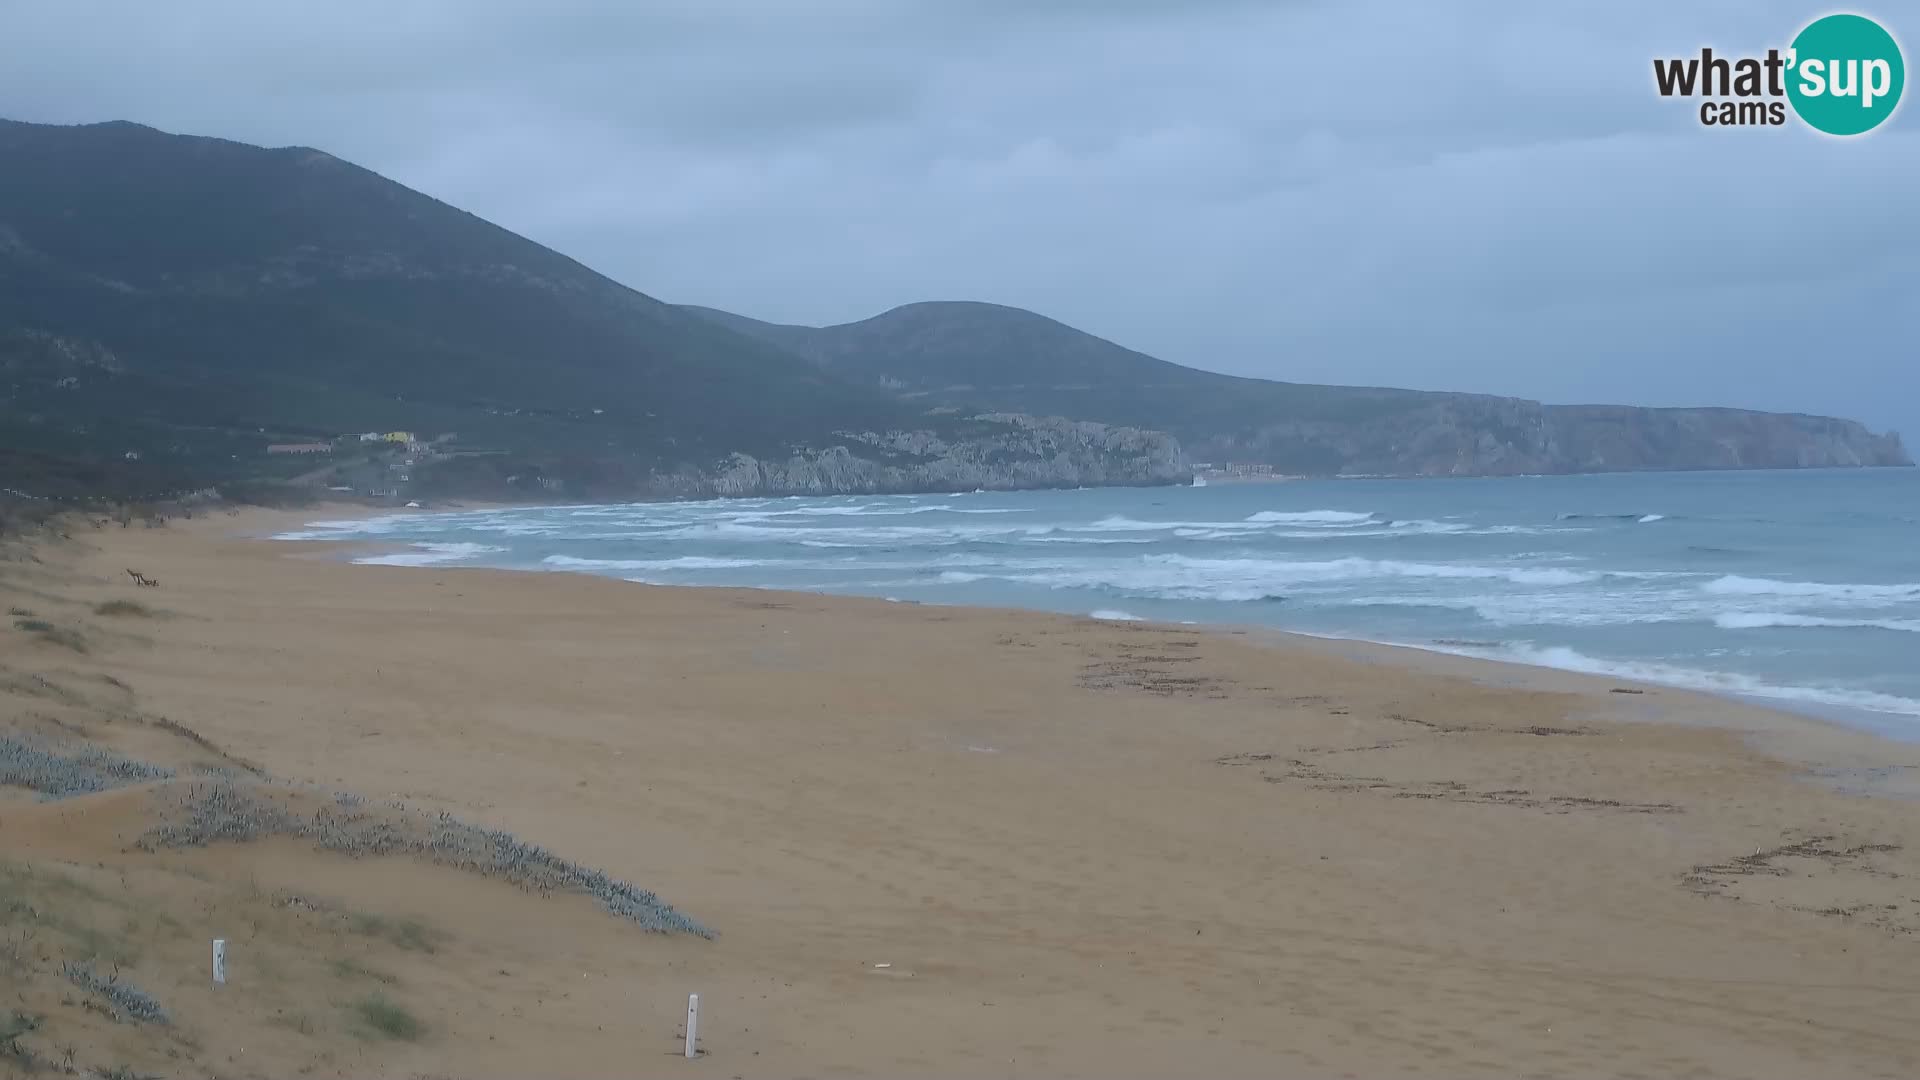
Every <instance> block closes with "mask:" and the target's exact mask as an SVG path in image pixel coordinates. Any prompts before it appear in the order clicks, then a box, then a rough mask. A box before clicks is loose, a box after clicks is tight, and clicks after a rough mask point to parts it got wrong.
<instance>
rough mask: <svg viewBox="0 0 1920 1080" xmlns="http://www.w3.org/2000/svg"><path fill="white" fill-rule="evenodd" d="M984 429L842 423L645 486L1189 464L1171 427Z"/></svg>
mask: <svg viewBox="0 0 1920 1080" xmlns="http://www.w3.org/2000/svg"><path fill="white" fill-rule="evenodd" d="M974 419H975V420H976V421H978V422H979V423H980V424H981V425H983V426H985V427H986V428H987V429H988V431H987V432H985V433H982V434H979V435H977V436H975V437H972V438H964V439H947V438H942V437H941V436H939V435H936V434H934V433H932V432H928V431H890V432H884V433H882V432H871V431H869V432H841V433H840V435H841V436H842V437H843V438H844V439H845V440H846V442H845V443H843V444H840V445H835V446H831V447H827V448H825V449H808V450H800V451H796V452H795V453H793V454H791V455H790V456H788V457H786V458H785V459H782V460H763V459H760V458H756V457H753V456H751V455H749V454H741V453H736V454H731V455H729V456H728V457H727V458H725V459H724V460H722V461H720V462H718V463H716V464H715V466H714V467H712V468H710V469H698V468H691V467H689V468H683V469H680V470H678V471H674V472H670V473H655V474H653V475H652V476H651V477H649V478H648V480H647V482H646V490H645V494H649V495H662V496H695V497H717V496H736V495H839V494H886V493H898V492H912V491H973V490H980V489H985V490H988V491H1010V490H1020V489H1028V488H1072V487H1083V486H1096V485H1103V484H1133V485H1149V484H1171V483H1183V482H1185V481H1186V480H1187V479H1188V477H1189V476H1191V472H1190V471H1189V469H1188V467H1187V465H1186V460H1185V457H1184V456H1183V455H1182V453H1181V450H1180V444H1179V443H1178V442H1176V441H1175V440H1174V439H1173V437H1172V436H1169V435H1166V434H1164V433H1162V432H1157V431H1142V430H1140V429H1138V428H1125V427H1110V426H1108V425H1105V424H1093V423H1085V422H1079V421H1072V420H1060V419H1054V418H1039V417H1030V416H1019V415H1012V414H1004V413H1002V414H991V415H985V416H979V417H975V418H974Z"/></svg>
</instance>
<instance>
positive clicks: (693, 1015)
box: [687, 994, 700, 1058]
mask: <svg viewBox="0 0 1920 1080" xmlns="http://www.w3.org/2000/svg"><path fill="white" fill-rule="evenodd" d="M699 1031H700V995H699V994H688V995H687V1056H688V1057H689V1058H693V1057H698V1056H700V1051H699V1050H697V1049H695V1043H696V1041H697V1040H698V1039H699V1037H700V1036H699Z"/></svg>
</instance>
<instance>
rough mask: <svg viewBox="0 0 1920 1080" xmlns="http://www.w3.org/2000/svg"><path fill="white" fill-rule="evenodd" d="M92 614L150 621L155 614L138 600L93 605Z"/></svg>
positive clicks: (112, 601) (109, 601)
mask: <svg viewBox="0 0 1920 1080" xmlns="http://www.w3.org/2000/svg"><path fill="white" fill-rule="evenodd" d="M93 613H94V614H95V615H107V616H133V617H136V618H141V619H151V618H153V616H154V614H155V613H154V610H153V609H152V608H150V607H148V606H147V605H145V604H143V603H141V602H140V601H138V600H108V601H105V602H104V603H99V604H95V605H94V606H93Z"/></svg>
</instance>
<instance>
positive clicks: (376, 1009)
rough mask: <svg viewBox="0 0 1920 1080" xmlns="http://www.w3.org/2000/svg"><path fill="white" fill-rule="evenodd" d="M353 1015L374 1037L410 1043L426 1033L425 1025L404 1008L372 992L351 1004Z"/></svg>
mask: <svg viewBox="0 0 1920 1080" xmlns="http://www.w3.org/2000/svg"><path fill="white" fill-rule="evenodd" d="M353 1013H354V1015H355V1016H357V1017H358V1018H359V1019H360V1022H361V1023H363V1024H365V1025H366V1026H367V1028H368V1029H369V1030H370V1031H372V1032H373V1033H374V1034H376V1035H380V1036H382V1037H384V1038H388V1039H404V1040H406V1041H407V1042H412V1041H413V1040H415V1039H418V1038H419V1037H420V1036H421V1035H423V1034H425V1033H426V1025H425V1024H422V1023H421V1022H420V1019H419V1018H418V1017H416V1016H414V1015H413V1014H412V1013H410V1012H408V1011H407V1009H406V1007H405V1006H403V1005H400V1004H399V1003H397V1002H395V1001H394V1000H393V999H392V998H389V997H387V995H385V994H383V993H381V992H379V991H377V990H376V991H374V992H373V993H371V994H368V995H367V996H366V997H363V998H361V999H360V1000H358V1001H356V1002H354V1003H353Z"/></svg>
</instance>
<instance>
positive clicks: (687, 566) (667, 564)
mask: <svg viewBox="0 0 1920 1080" xmlns="http://www.w3.org/2000/svg"><path fill="white" fill-rule="evenodd" d="M540 561H541V563H543V564H544V565H547V566H552V567H557V568H559V569H562V570H589V571H608V570H736V569H740V568H742V567H747V566H766V565H769V561H768V560H766V559H722V558H715V557H712V556H708V555H682V556H679V557H678V558H673V559H580V558H575V557H574V556H572V555H549V556H547V557H546V558H544V559H541V560H540Z"/></svg>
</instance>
